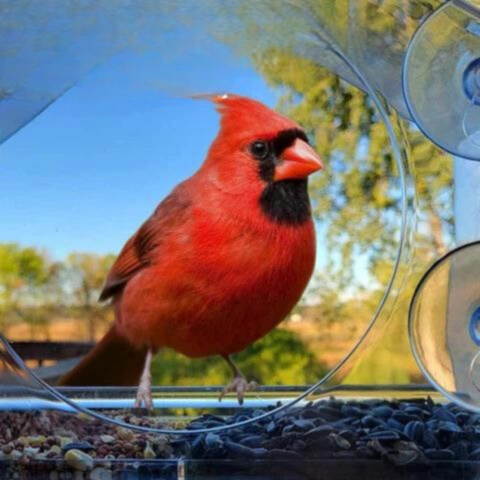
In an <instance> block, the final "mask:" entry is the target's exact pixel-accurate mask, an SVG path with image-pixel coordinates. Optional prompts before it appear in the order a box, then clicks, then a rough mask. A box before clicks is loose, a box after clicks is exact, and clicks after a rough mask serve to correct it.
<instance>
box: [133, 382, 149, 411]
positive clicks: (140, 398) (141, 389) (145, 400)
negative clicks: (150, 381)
mask: <svg viewBox="0 0 480 480" xmlns="http://www.w3.org/2000/svg"><path fill="white" fill-rule="evenodd" d="M142 407H144V408H146V409H147V410H148V411H150V412H151V411H153V400H152V391H151V389H150V385H146V384H142V383H140V385H139V386H138V389H137V396H136V398H135V403H134V404H133V408H142Z"/></svg>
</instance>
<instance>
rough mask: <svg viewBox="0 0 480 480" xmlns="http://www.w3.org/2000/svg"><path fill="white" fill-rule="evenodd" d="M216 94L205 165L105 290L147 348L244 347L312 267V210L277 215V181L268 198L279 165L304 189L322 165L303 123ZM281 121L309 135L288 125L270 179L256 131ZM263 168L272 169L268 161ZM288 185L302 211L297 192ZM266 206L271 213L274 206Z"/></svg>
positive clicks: (130, 337) (267, 140)
mask: <svg viewBox="0 0 480 480" xmlns="http://www.w3.org/2000/svg"><path fill="white" fill-rule="evenodd" d="M210 98H211V99H212V100H213V101H214V102H215V103H216V105H217V108H218V110H219V111H220V113H221V127H220V132H219V134H218V136H217V138H216V139H215V141H214V142H213V144H212V145H211V148H210V150H209V152H208V155H207V158H206V160H205V162H204V164H203V165H202V167H201V168H200V169H199V170H198V172H197V173H196V174H195V175H193V176H192V177H191V178H189V179H188V180H186V181H185V182H183V183H181V184H180V185H178V186H177V187H176V188H175V189H174V190H173V192H172V193H171V194H170V195H169V196H168V197H167V198H166V199H165V200H164V201H163V202H162V203H161V204H160V205H159V206H158V207H157V209H156V210H155V212H154V213H153V215H152V216H151V217H150V218H149V219H148V220H147V221H146V222H145V223H144V224H143V225H142V226H141V227H140V229H139V230H138V231H137V232H136V233H135V235H134V236H133V237H131V238H130V240H129V241H128V242H127V243H126V245H125V247H124V248H123V250H122V252H121V253H120V255H119V257H118V258H117V260H116V262H115V264H114V265H113V267H112V269H111V271H110V273H109V275H108V278H107V280H106V283H105V287H104V290H103V292H102V295H101V299H102V300H105V299H107V298H112V299H113V304H114V308H115V313H116V331H117V337H122V336H123V337H124V338H125V339H126V340H127V341H128V343H129V344H131V345H133V346H135V347H137V348H138V352H139V355H142V356H144V355H145V351H146V350H145V349H151V350H153V351H156V350H158V349H159V348H162V347H169V348H173V349H174V350H176V351H178V352H180V353H182V354H184V355H187V356H189V357H205V356H210V355H222V356H228V355H230V354H233V353H237V352H239V351H241V350H243V349H244V348H245V347H247V346H248V345H250V344H251V343H253V342H255V341H256V340H258V339H259V338H261V337H262V336H264V335H265V334H267V333H268V332H269V331H270V330H271V329H272V328H274V327H275V326H276V325H277V324H278V323H279V322H281V321H282V320H283V319H284V318H285V317H286V316H287V315H288V313H289V312H290V311H291V309H292V308H293V306H294V305H295V304H296V303H297V301H298V300H299V298H300V296H301V295H302V292H303V291H304V289H305V287H306V285H307V283H308V281H309V279H310V276H311V274H312V271H313V268H314V263H315V230H314V225H313V222H312V219H311V216H310V213H309V210H308V215H306V218H305V219H304V220H302V221H293V220H292V221H283V217H282V216H281V215H280V214H279V215H278V216H279V218H276V217H275V215H276V213H275V212H276V210H275V209H278V210H279V211H280V212H281V211H282V209H283V206H282V205H281V201H282V198H283V197H282V195H284V196H285V198H286V201H287V200H288V201H290V200H289V196H290V193H289V191H288V190H287V189H286V187H285V192H287V193H284V190H283V187H282V190H281V191H280V190H279V192H278V195H277V194H275V195H277V196H276V197H275V196H273V197H272V200H271V201H270V200H262V198H263V197H266V196H267V195H266V194H265V192H266V188H267V185H270V186H271V188H275V187H273V184H274V183H275V182H274V180H273V178H274V177H273V175H275V176H276V175H277V174H278V175H279V176H280V175H281V169H282V168H283V169H284V170H285V172H287V173H286V174H285V175H287V177H286V180H285V181H286V182H289V181H290V182H293V183H292V187H291V188H292V192H295V191H297V190H301V188H303V184H302V186H301V188H300V187H298V188H297V183H298V185H300V182H302V180H297V179H300V178H305V177H306V176H307V175H308V174H309V173H312V171H314V170H318V169H319V168H320V167H321V164H320V163H319V160H318V158H317V157H316V155H315V154H314V153H313V150H311V148H310V147H308V146H307V145H306V143H305V141H304V140H306V138H305V139H304V134H303V133H298V132H302V131H301V128H300V127H299V126H298V125H296V124H295V123H294V122H292V121H291V120H289V119H288V118H286V117H283V116H281V115H279V114H277V113H275V112H273V111H272V110H270V109H268V108H267V107H265V106H264V105H262V104H260V103H258V102H256V101H254V100H251V99H247V98H244V97H238V96H232V95H228V96H227V95H224V96H216V97H210ZM281 132H287V133H288V132H293V133H291V135H292V136H293V137H294V136H295V135H299V136H300V137H301V139H304V140H301V139H299V138H297V137H295V138H293V137H292V139H290V140H288V138H290V137H288V135H284V136H285V137H286V138H287V137H288V138H287V140H288V141H287V143H286V145H285V148H284V149H283V150H282V151H279V152H277V153H278V155H277V156H278V158H277V157H275V158H276V160H275V161H274V160H272V165H273V164H275V166H271V169H272V173H271V175H272V178H271V179H270V180H265V178H262V175H260V174H259V161H258V160H257V159H256V158H252V153H251V151H250V150H249V149H250V148H251V147H250V146H251V145H252V144H253V143H254V142H255V141H258V140H259V139H260V140H261V141H262V142H263V143H264V144H265V145H276V144H275V142H277V143H278V142H280V140H278V138H279V137H278V135H279V133H281ZM296 132H297V133H296ZM288 142H289V143H288ZM292 145H293V146H292ZM294 147H295V148H294ZM257 148H259V147H257ZM275 148H277V149H278V148H280V147H275ZM271 149H272V152H273V150H274V147H271ZM302 149H303V150H302ZM292 152H293V153H292ZM298 152H301V153H298ZM305 152H306V153H305ZM282 153H283V154H284V156H285V157H286V158H282ZM272 155H273V153H272ZM272 158H273V157H272ZM299 162H300V163H299ZM302 162H303V163H302ZM315 162H316V163H315ZM264 164H266V161H264ZM292 165H293V167H292ZM263 168H264V170H265V172H267V170H268V168H270V167H269V166H268V165H267V166H264V167H263ZM273 171H274V172H273ZM278 172H280V173H278ZM292 172H294V173H292ZM267 173H268V172H267ZM267 173H265V174H264V177H265V175H267ZM275 178H276V177H275ZM289 179H293V180H289ZM305 184H306V181H305ZM285 185H287V184H285ZM288 188H290V187H288ZM305 188H306V186H305ZM302 195H303V194H300V197H301V198H303V197H302ZM305 195H306V193H305ZM291 196H292V201H291V203H292V207H291V210H292V211H293V212H295V208H296V205H295V198H296V197H295V195H294V193H292V194H291ZM277 197H278V198H277ZM300 197H299V198H300ZM262 201H264V203H265V205H267V206H266V207H265V208H262V206H261V205H262ZM307 201H308V197H307ZM268 202H270V203H268ZM278 202H280V203H278ZM277 203H278V208H277ZM270 204H271V205H272V206H271V207H270V206H269V205H270ZM270 208H271V210H272V212H274V213H275V214H272V215H270V214H269V209H270ZM285 208H286V207H285ZM306 208H309V206H307V207H306ZM289 212H290V211H289V210H287V213H289ZM292 215H293V214H292ZM285 218H287V217H285ZM288 218H290V217H288ZM292 218H294V219H295V218H296V217H292ZM103 351H104V352H105V345H104V346H103ZM95 357H96V355H95V350H94V351H93V352H92V353H91V354H90V355H89V357H87V359H86V360H85V361H84V362H83V364H80V365H79V366H78V367H77V368H76V369H75V370H74V371H73V372H72V373H71V374H70V375H69V376H67V377H66V378H65V379H64V381H63V384H78V382H76V380H75V379H76V378H78V377H79V375H80V372H82V374H81V376H82V378H85V370H86V369H91V370H92V369H94V368H101V369H102V368H103V369H110V368H111V366H106V365H97V366H95V363H96V362H95ZM137 363H138V362H137ZM135 368H136V370H137V371H138V370H139V369H138V366H137V367H135ZM139 373H140V371H138V375H139ZM97 377H98V372H97ZM117 383H121V382H118V381H117Z"/></svg>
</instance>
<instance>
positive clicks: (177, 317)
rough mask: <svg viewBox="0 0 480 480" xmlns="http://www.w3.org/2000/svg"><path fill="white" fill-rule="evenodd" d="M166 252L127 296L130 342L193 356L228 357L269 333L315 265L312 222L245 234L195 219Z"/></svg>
mask: <svg viewBox="0 0 480 480" xmlns="http://www.w3.org/2000/svg"><path fill="white" fill-rule="evenodd" d="M169 248H170V252H169V253H170V254H169V255H168V254H167V255H164V256H163V257H165V258H163V257H162V258H163V259H162V261H160V262H158V264H156V265H155V266H152V267H151V268H150V269H146V270H145V272H143V273H142V274H141V275H139V277H138V278H134V279H132V281H131V282H130V283H129V285H128V286H127V288H126V290H125V292H124V299H123V300H122V303H123V304H124V305H125V307H126V308H125V315H123V318H124V319H126V320H125V321H124V323H125V322H128V324H129V325H131V326H132V328H131V332H130V333H131V336H133V335H134V336H135V338H136V339H137V340H138V339H139V338H144V339H148V340H149V341H151V342H153V343H154V344H155V346H157V347H160V346H169V347H171V348H173V349H175V350H177V351H179V352H181V353H184V354H186V355H188V356H191V357H202V356H209V355H214V354H231V353H235V352H238V351H240V350H243V349H244V348H245V347H246V346H248V345H249V344H251V343H252V342H254V341H256V340H258V339H259V338H261V337H262V336H263V335H265V334H266V333H268V332H269V331H270V330H271V329H272V328H274V327H275V326H276V325H277V324H278V323H279V322H281V321H282V320H283V319H284V318H285V317H286V315H288V313H289V312H290V310H291V309H292V308H293V307H294V305H295V304H296V303H297V302H298V300H299V299H300V297H301V295H302V293H303V291H304V289H305V287H306V285H307V283H308V281H309V279H310V276H311V274H312V271H313V267H314V263H315V232H314V227H313V223H312V222H311V221H308V222H305V223H304V224H303V225H295V226H278V225H274V224H269V223H264V224H261V222H260V223H258V224H255V222H252V226H250V227H249V226H245V224H242V223H239V222H237V221H235V219H234V218H230V219H228V218H227V219H223V220H222V221H220V219H217V220H212V218H202V217H201V215H198V217H197V218H196V222H194V223H192V228H191V229H190V230H189V232H188V233H186V232H182V236H178V237H177V238H175V239H172V240H171V243H170V247H169ZM135 291H136V292H138V294H139V295H141V296H142V297H143V304H144V307H143V308H142V309H140V310H141V311H139V310H138V307H137V305H138V303H136V302H135V300H134V294H135ZM140 292H141V293H140ZM129 299H130V304H132V303H133V304H135V305H134V306H133V308H128V305H127V304H128V303H129ZM127 310H129V311H128V312H127ZM134 317H136V320H135V318H134ZM134 322H137V323H136V324H135V323H134ZM132 323H133V325H132ZM134 331H135V333H133V332H134ZM147 332H148V334H147ZM132 333H133V335H132Z"/></svg>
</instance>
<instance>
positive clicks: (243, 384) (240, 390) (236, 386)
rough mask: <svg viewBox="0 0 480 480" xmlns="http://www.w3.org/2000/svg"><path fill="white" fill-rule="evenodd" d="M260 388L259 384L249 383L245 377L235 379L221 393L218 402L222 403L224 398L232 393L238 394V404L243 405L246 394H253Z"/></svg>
mask: <svg viewBox="0 0 480 480" xmlns="http://www.w3.org/2000/svg"><path fill="white" fill-rule="evenodd" d="M257 388H258V384H257V382H247V380H246V379H245V378H244V377H235V378H234V379H233V380H232V381H231V382H230V383H229V384H228V385H227V386H226V387H225V388H224V389H223V391H222V392H221V393H220V396H219V398H218V400H219V401H220V402H221V401H222V399H223V397H225V395H227V394H228V393H230V392H236V393H237V398H238V403H239V404H240V405H243V399H244V396H245V392H252V391H255V390H256V389H257Z"/></svg>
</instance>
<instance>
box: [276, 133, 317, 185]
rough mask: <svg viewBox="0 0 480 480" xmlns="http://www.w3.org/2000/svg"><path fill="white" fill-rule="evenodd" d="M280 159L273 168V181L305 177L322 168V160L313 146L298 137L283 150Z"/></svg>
mask: <svg viewBox="0 0 480 480" xmlns="http://www.w3.org/2000/svg"><path fill="white" fill-rule="evenodd" d="M280 160H282V162H281V163H280V164H279V165H277V167H276V168H275V176H274V180H275V181H280V180H291V179H294V178H305V177H308V175H310V174H312V173H314V172H316V171H318V170H321V169H322V168H323V164H322V161H321V160H320V157H319V156H318V155H317V154H316V153H315V151H314V150H313V148H312V147H311V146H310V145H309V144H308V143H307V142H305V141H303V140H301V139H299V138H297V139H296V140H295V143H294V144H293V145H292V146H291V147H288V148H287V149H285V150H284V151H283V154H282V156H281V157H280Z"/></svg>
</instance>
